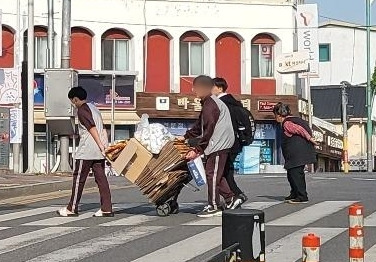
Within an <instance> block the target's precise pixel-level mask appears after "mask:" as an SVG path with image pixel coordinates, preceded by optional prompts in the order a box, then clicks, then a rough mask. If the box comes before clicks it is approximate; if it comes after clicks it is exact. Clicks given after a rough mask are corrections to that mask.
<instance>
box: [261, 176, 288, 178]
mask: <svg viewBox="0 0 376 262" xmlns="http://www.w3.org/2000/svg"><path fill="white" fill-rule="evenodd" d="M262 177H263V178H286V176H262Z"/></svg>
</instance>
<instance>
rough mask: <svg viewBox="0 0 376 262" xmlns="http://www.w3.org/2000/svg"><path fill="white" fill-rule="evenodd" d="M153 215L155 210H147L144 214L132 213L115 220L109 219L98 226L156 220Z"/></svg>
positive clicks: (129, 224)
mask: <svg viewBox="0 0 376 262" xmlns="http://www.w3.org/2000/svg"><path fill="white" fill-rule="evenodd" d="M153 215H155V211H151V212H147V213H145V214H139V215H133V216H129V217H126V218H122V219H118V220H115V221H111V222H108V223H104V224H100V225H99V226H103V227H112V226H136V225H140V224H142V223H146V222H149V221H153V220H157V219H158V217H157V216H153Z"/></svg>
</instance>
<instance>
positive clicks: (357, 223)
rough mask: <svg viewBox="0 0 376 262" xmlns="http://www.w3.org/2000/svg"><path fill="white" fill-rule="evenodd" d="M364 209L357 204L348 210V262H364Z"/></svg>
mask: <svg viewBox="0 0 376 262" xmlns="http://www.w3.org/2000/svg"><path fill="white" fill-rule="evenodd" d="M363 215H364V207H363V206H362V205H361V204H359V203H357V204H354V205H352V206H350V208H349V237H350V249H349V257H350V260H349V261H350V262H364V243H363V239H364V229H363V226H364V216H363Z"/></svg>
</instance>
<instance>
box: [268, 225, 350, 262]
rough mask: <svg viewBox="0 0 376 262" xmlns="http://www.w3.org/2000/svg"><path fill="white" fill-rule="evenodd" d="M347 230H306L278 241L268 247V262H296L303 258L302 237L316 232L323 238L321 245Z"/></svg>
mask: <svg viewBox="0 0 376 262" xmlns="http://www.w3.org/2000/svg"><path fill="white" fill-rule="evenodd" d="M346 230H347V229H346V228H304V229H301V230H298V231H295V232H294V233H292V234H290V235H287V236H286V237H284V238H281V239H279V240H277V241H276V242H274V243H272V244H270V245H269V246H267V247H266V254H265V256H266V258H267V261H268V262H281V261H296V260H298V259H299V258H301V257H302V244H301V242H302V237H303V236H304V235H306V234H308V233H311V232H314V233H315V234H317V235H319V236H320V237H321V244H325V243H326V242H328V241H329V240H330V239H332V238H334V237H336V236H338V235H339V234H341V233H342V232H345V231H346Z"/></svg>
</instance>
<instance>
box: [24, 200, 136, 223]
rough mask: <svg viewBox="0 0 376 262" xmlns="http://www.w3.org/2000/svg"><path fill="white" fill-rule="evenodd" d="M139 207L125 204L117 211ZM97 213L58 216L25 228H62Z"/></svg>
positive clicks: (94, 210) (38, 221)
mask: <svg viewBox="0 0 376 262" xmlns="http://www.w3.org/2000/svg"><path fill="white" fill-rule="evenodd" d="M137 206H139V205H138V204H125V205H122V206H121V207H118V208H117V211H118V210H121V209H130V208H133V207H137ZM96 211H97V210H96V209H92V210H88V211H87V212H86V213H83V214H81V215H79V216H78V217H59V216H58V215H56V216H55V217H51V218H47V219H42V220H37V221H34V222H30V223H26V224H23V226H60V225H64V224H68V223H71V222H77V221H81V220H84V219H88V218H91V217H92V216H93V215H94V213H95V212H96Z"/></svg>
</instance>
